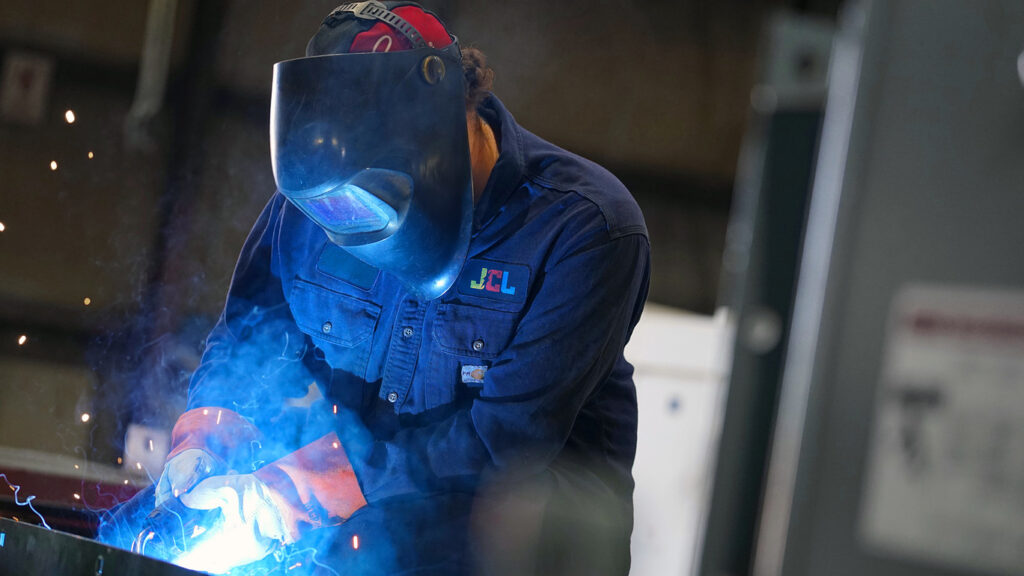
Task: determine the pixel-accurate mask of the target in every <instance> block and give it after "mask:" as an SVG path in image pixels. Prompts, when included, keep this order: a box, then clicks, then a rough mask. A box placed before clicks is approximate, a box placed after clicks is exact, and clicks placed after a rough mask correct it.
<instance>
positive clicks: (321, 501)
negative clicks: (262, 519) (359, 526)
mask: <svg viewBox="0 0 1024 576" xmlns="http://www.w3.org/2000/svg"><path fill="white" fill-rule="evenodd" d="M254 475H255V476H256V477H257V478H259V479H260V480H261V481H262V482H263V483H264V484H266V485H267V486H268V487H270V489H271V494H272V495H273V497H274V499H275V503H276V504H277V506H278V510H279V511H280V512H281V517H282V519H283V520H284V525H285V529H286V530H287V531H288V533H289V536H290V537H291V539H292V540H293V541H294V540H298V539H299V537H301V536H302V535H303V534H305V533H306V532H308V531H309V530H313V529H315V528H320V527H322V526H332V525H337V524H341V523H342V522H344V521H345V520H347V519H348V518H349V517H350V516H351V515H352V514H353V513H354V512H355V511H356V510H359V509H360V508H362V507H363V506H365V505H366V499H365V498H364V497H363V492H362V490H361V489H360V488H359V481H358V480H357V479H356V475H355V472H354V471H353V470H352V464H351V463H350V462H349V460H348V455H347V454H346V453H345V449H344V448H342V446H341V441H340V440H338V435H337V434H335V433H334V432H331V433H330V434H327V435H325V436H323V437H321V438H320V439H318V440H316V441H314V442H311V443H309V444H307V445H305V446H303V447H302V448H299V449H298V450H296V451H295V452H292V453H291V454H288V455H287V456H284V457H282V458H280V459H279V460H277V461H275V462H272V463H270V464H267V465H266V466H264V467H262V468H260V469H259V470H257V471H256V472H254Z"/></svg>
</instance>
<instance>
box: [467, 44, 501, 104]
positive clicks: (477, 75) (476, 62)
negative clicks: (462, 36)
mask: <svg viewBox="0 0 1024 576" xmlns="http://www.w3.org/2000/svg"><path fill="white" fill-rule="evenodd" d="M462 73H463V75H465V77H466V112H473V111H475V110H476V109H477V107H478V106H480V103H481V102H483V100H484V98H486V97H487V93H488V92H490V91H491V87H492V86H494V70H491V69H490V68H488V66H487V56H486V55H484V53H483V52H481V51H480V50H479V49H478V48H474V47H473V46H469V47H466V48H463V49H462Z"/></svg>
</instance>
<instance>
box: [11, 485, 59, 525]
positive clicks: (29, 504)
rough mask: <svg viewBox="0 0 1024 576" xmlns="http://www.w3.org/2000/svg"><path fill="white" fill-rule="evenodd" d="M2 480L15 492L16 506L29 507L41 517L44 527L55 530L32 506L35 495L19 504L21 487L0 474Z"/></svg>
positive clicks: (16, 520)
mask: <svg viewBox="0 0 1024 576" xmlns="http://www.w3.org/2000/svg"><path fill="white" fill-rule="evenodd" d="M0 478H3V479H4V482H6V483H7V486H8V487H10V489H11V490H13V491H14V503H15V505H17V506H28V509H29V510H31V511H32V513H33V514H35V515H36V516H38V517H39V521H40V522H42V523H43V527H45V528H46V529H47V530H53V528H50V525H49V524H47V523H46V519H45V518H43V515H42V514H40V513H39V511H38V510H36V508H35V506H33V505H32V501H33V500H35V498H36V497H35V496H34V495H33V496H27V497H26V498H25V501H24V502H18V491H19V490H21V486H18V485H16V484H11V481H10V480H8V479H7V475H6V474H0ZM13 518H14V521H15V522H19V520H18V517H17V516H14V517H13Z"/></svg>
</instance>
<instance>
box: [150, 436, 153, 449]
mask: <svg viewBox="0 0 1024 576" xmlns="http://www.w3.org/2000/svg"><path fill="white" fill-rule="evenodd" d="M149 451H150V452H152V451H153V439H152V438H150V439H149Z"/></svg>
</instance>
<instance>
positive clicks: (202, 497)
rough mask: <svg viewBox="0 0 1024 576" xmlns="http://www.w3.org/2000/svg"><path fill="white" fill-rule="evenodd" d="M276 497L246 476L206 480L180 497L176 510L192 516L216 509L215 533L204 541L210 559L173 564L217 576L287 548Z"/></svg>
mask: <svg viewBox="0 0 1024 576" xmlns="http://www.w3.org/2000/svg"><path fill="white" fill-rule="evenodd" d="M279 498H280V496H279V495H277V494H275V493H274V491H273V490H271V489H270V488H268V487H267V485H266V484H264V483H263V482H262V481H261V480H260V479H259V478H257V477H256V476H254V475H252V474H234V475H226V476H211V477H210V478H207V479H205V480H203V481H201V482H199V484H197V485H196V486H195V488H193V489H192V490H191V491H189V492H187V493H184V494H182V495H181V496H180V497H179V499H180V500H181V502H182V504H184V505H185V506H188V507H189V508H193V509H196V510H213V509H216V508H219V509H220V511H221V513H222V514H223V515H224V522H223V524H222V526H221V528H220V529H219V530H218V531H217V532H216V533H214V534H209V535H208V536H206V537H204V544H203V545H204V547H206V548H207V549H209V550H215V551H216V553H215V554H202V555H201V556H200V555H189V554H186V555H184V556H182V557H180V558H178V559H177V560H176V561H175V562H176V563H177V564H179V565H180V566H183V567H185V568H190V569H194V570H203V571H206V572H212V573H215V574H222V573H224V572H227V571H228V570H231V569H232V568H234V567H236V566H242V565H245V564H250V563H252V562H256V561H258V560H261V559H263V558H264V557H266V556H267V555H268V554H270V553H271V552H273V551H274V550H275V549H277V548H278V547H280V546H281V545H284V544H290V543H291V542H292V540H291V538H290V537H289V535H288V532H287V531H286V530H285V528H284V521H283V519H282V518H281V513H280V512H279V509H278V501H279Z"/></svg>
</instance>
